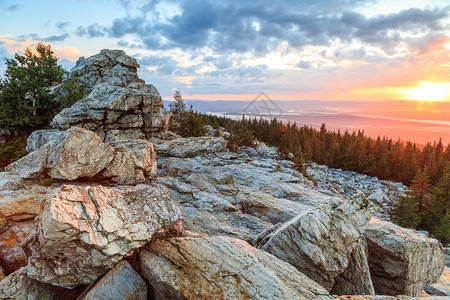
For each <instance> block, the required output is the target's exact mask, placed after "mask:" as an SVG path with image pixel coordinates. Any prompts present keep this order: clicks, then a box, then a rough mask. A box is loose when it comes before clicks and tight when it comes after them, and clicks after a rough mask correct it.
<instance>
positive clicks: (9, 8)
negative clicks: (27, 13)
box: [3, 3, 21, 11]
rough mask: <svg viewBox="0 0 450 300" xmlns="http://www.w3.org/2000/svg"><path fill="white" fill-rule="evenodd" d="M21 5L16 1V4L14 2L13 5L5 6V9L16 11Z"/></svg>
mask: <svg viewBox="0 0 450 300" xmlns="http://www.w3.org/2000/svg"><path fill="white" fill-rule="evenodd" d="M20 7H21V5H20V4H18V3H16V4H12V5H10V6H8V7H5V8H3V10H6V11H16V10H18V9H19V8H20Z"/></svg>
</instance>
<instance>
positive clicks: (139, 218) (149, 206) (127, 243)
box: [27, 185, 181, 288]
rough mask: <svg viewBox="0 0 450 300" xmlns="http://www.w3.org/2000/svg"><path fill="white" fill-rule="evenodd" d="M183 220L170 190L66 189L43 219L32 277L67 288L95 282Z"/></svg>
mask: <svg viewBox="0 0 450 300" xmlns="http://www.w3.org/2000/svg"><path fill="white" fill-rule="evenodd" d="M180 218H181V215H180V212H179V211H178V209H176V208H175V207H174V206H173V204H172V201H171V198H170V193H169V192H168V191H167V190H163V189H155V188H151V187H145V188H143V187H141V188H140V189H138V190H135V191H133V190H131V189H129V190H125V191H121V190H118V189H109V188H106V187H103V186H70V185H65V186H63V187H61V189H60V190H58V191H56V192H55V194H54V195H53V196H52V197H51V198H50V199H48V200H47V202H46V205H45V208H44V211H43V213H42V215H41V216H40V219H39V230H38V236H39V241H37V242H36V243H34V244H33V245H32V247H31V248H32V250H33V255H32V257H31V258H30V259H29V261H28V266H27V274H28V277H30V278H33V279H36V280H39V281H41V282H45V283H51V284H54V285H58V286H62V287H66V288H67V287H68V288H71V287H74V286H78V285H83V284H87V283H90V282H93V281H95V280H96V279H97V278H98V277H99V276H101V275H103V274H104V273H105V272H106V271H107V270H109V269H110V268H111V267H112V266H113V265H114V264H115V263H117V262H118V261H119V260H121V258H122V257H123V256H125V255H127V254H128V253H130V252H131V251H132V250H133V249H136V248H139V247H141V246H143V245H144V244H145V243H146V242H147V241H148V240H150V239H151V238H152V237H153V236H154V235H155V234H156V233H158V234H159V233H160V231H164V230H166V229H169V228H170V227H171V226H174V224H176V223H177V222H178V221H179V220H180ZM80 251H82V252H83V253H84V254H83V255H80V254H79V253H80Z"/></svg>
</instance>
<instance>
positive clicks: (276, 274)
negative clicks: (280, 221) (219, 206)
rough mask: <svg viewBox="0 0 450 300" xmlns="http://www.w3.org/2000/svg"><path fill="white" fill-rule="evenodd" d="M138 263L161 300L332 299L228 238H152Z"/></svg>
mask: <svg viewBox="0 0 450 300" xmlns="http://www.w3.org/2000/svg"><path fill="white" fill-rule="evenodd" d="M140 261H141V267H142V270H143V272H144V275H145V276H146V277H147V279H148V280H149V282H150V284H151V285H152V286H153V288H154V289H155V290H156V291H157V292H158V294H159V297H160V298H170V299H172V298H173V299H176V298H186V299H217V298H221V297H224V298H226V299H250V298H252V299H316V298H321V299H327V298H332V297H331V296H329V294H328V293H327V291H326V290H325V289H324V288H322V287H321V286H320V285H318V284H317V283H316V282H314V281H313V280H311V279H309V278H308V277H306V276H305V275H303V274H302V273H300V272H298V271H297V270H296V269H295V268H294V267H292V266H291V265H289V264H288V263H285V262H283V261H282V260H279V259H277V258H276V257H274V256H272V255H270V254H269V253H266V252H264V251H260V250H258V249H255V248H253V247H252V246H250V245H249V244H247V243H246V242H244V241H241V240H237V239H232V238H227V237H220V236H216V237H185V238H172V239H169V240H166V241H163V240H161V241H155V242H152V243H149V244H148V245H146V246H145V247H144V248H143V249H142V250H141V252H140Z"/></svg>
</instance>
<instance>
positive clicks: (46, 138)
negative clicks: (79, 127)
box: [26, 129, 67, 152]
mask: <svg viewBox="0 0 450 300" xmlns="http://www.w3.org/2000/svg"><path fill="white" fill-rule="evenodd" d="M66 135H67V131H63V130H58V129H43V130H35V131H33V132H32V133H31V134H30V136H29V137H28V139H27V148H26V149H27V151H28V152H33V151H36V150H37V149H39V148H41V147H42V146H44V145H45V144H47V143H49V142H52V141H54V142H56V143H59V142H61V141H62V139H63V138H64V137H65V136H66Z"/></svg>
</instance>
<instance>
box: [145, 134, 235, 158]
mask: <svg viewBox="0 0 450 300" xmlns="http://www.w3.org/2000/svg"><path fill="white" fill-rule="evenodd" d="M150 141H151V142H152V143H153V144H154V145H155V151H156V153H158V154H160V155H162V156H173V157H189V156H195V155H199V154H201V153H213V152H224V151H226V147H227V142H226V141H225V140H224V139H223V138H222V137H219V138H211V137H208V136H204V137H189V138H179V139H175V140H171V141H162V140H160V139H157V138H153V139H151V140H150Z"/></svg>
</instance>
